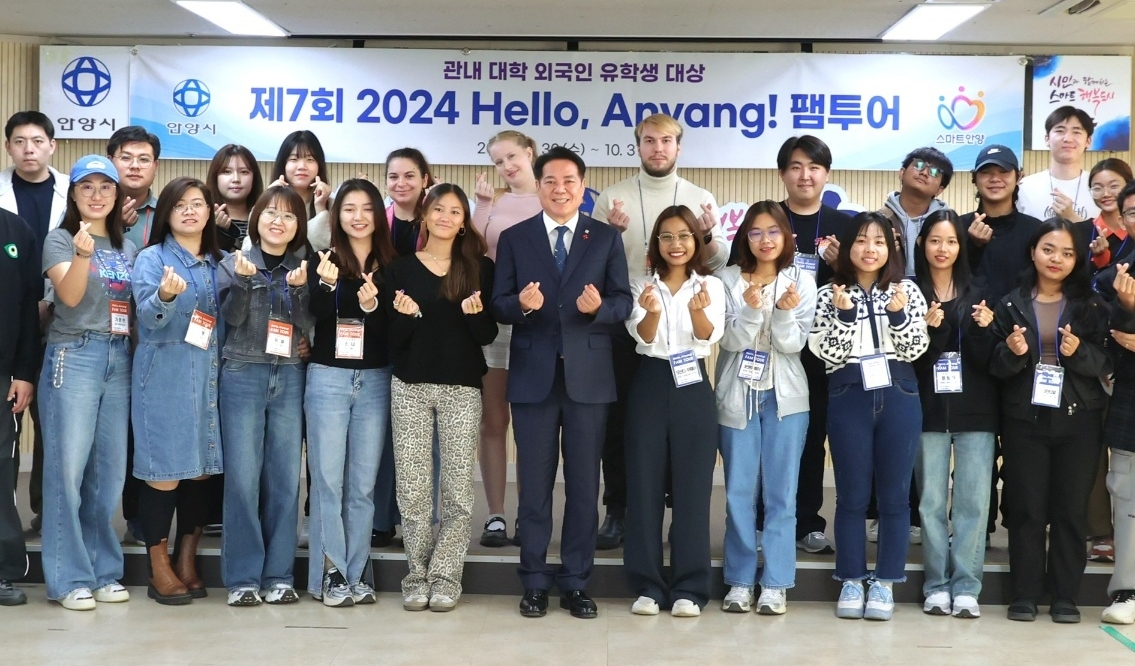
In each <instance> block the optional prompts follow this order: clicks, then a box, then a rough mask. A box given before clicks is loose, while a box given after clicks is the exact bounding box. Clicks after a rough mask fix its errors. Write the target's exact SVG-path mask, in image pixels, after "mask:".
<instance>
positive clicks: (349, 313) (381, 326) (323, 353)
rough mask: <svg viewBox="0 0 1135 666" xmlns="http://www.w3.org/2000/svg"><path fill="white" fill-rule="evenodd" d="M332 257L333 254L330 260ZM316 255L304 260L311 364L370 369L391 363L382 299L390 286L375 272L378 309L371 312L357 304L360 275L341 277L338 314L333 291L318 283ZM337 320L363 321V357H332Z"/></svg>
mask: <svg viewBox="0 0 1135 666" xmlns="http://www.w3.org/2000/svg"><path fill="white" fill-rule="evenodd" d="M334 260H335V258H334V257H332V261H334ZM318 267H319V261H318V258H317V260H316V261H309V262H307V284H308V292H309V293H310V294H311V300H310V302H309V304H308V310H310V311H311V315H312V316H313V317H315V344H314V345H313V346H312V348H311V358H310V359H309V361H310V362H311V363H319V364H320V365H326V366H330V367H333V368H348V369H351V370H373V369H375V368H385V367H386V366H388V365H390V342H389V340H388V336H387V328H388V326H389V324H388V319H387V312H386V308H384V307H383V303H384V301H386V300H387V299H388V297H389V292H390V288H389V287H388V286H387V285H386V284H385V283H384V280H383V277H382V273H381V272H376V273H375V274H374V278H373V280H374V286H376V287H378V309H376V310H375V311H374V312H371V313H370V314H367V313H365V312H363V309H362V307H360V306H359V295H358V294H359V287H362V286H363V280H362V278H345V277H342V276H340V278H339V281H338V283H337V284H336V287H337V289H338V294H339V296H338V303H339V308H338V314H336V310H335V302H336V297H335V290H331V289H328V288H327V287H326V286H324V285H322V284H320V283H319V273H318V272H317V271H316V269H317V268H318ZM337 319H362V320H363V357H362V358H361V359H353V358H335V325H336V323H337Z"/></svg>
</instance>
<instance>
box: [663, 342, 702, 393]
mask: <svg viewBox="0 0 1135 666" xmlns="http://www.w3.org/2000/svg"><path fill="white" fill-rule="evenodd" d="M670 372H671V373H673V375H674V386H677V387H679V388H681V387H683V386H689V385H690V384H697V383H698V382H700V381H701V380H702V376H701V368H700V367H698V358H697V356H695V355H694V350H692V349H687V350H686V351H682V352H678V353H677V354H670Z"/></svg>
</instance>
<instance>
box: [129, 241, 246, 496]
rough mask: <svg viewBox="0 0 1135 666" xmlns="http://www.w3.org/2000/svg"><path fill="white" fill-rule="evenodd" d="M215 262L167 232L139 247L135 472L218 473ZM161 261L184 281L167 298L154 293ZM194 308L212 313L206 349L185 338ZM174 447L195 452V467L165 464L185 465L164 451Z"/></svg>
mask: <svg viewBox="0 0 1135 666" xmlns="http://www.w3.org/2000/svg"><path fill="white" fill-rule="evenodd" d="M219 263H220V262H218V261H216V260H215V259H213V258H212V257H209V256H206V257H205V258H204V259H198V258H197V257H195V256H193V255H192V254H190V253H189V252H188V251H186V250H185V248H183V247H181V245H179V244H178V243H177V241H175V240H174V239H173V237H172V236H167V237H166V239H165V241H164V242H163V243H162V244H161V245H152V246H150V247H147V248H146V249H144V250H142V251H141V252H140V253H139V254H138V257H137V258H136V259H135V261H134V272H133V276H132V282H133V285H134V298H135V302H136V304H137V316H138V326H137V331H138V346H137V348H136V350H135V353H134V371H133V376H132V386H131V395H132V396H133V399H132V400H131V411H132V414H133V419H132V420H133V423H134V437H135V440H136V442H138V450H145V451H149V452H150V456H149V459H147V460H137V457H136V459H135V467H136V471H138V472H139V473H141V474H144V475H145V476H146V478H149V479H170V480H173V479H185V478H191V477H193V476H199V475H200V474H216V473H219V472H220V471H221V455H222V451H221V435H220V425H221V424H220V418H219V416H218V411H217V404H218V403H217V400H218V393H217V378H218V374H219V370H220V363H221V354H220V350H221V346H222V345H223V344H224V333H225V327H224V323H223V322H222V321H221V320H220V317H218V311H219V308H218V298H217V290H216V283H217V277H218V265H219ZM165 266H170V267H172V268H173V269H174V271H175V272H176V273H177V275H178V276H180V277H181V278H183V279H184V280H185V282H186V284H187V288H186V289H185V291H184V292H182V293H181V294H179V295H178V296H177V297H176V298H174V299H173V300H172V301H170V302H168V303H163V302H162V301H161V300H160V299H159V298H158V285H159V284H160V283H161V280H162V271H163V269H164V267H165ZM194 310H200V311H201V312H203V313H204V314H207V315H209V316H212V317H215V318H216V319H217V322H216V328H215V329H214V330H213V336H212V338H211V341H210V347H209V349H201V348H199V347H196V346H194V345H191V344H189V343H188V342H186V341H185V334H186V332H187V331H188V330H189V322H190V317H191V316H192V315H193V311H194ZM178 450H180V451H186V450H196V451H198V452H199V459H198V460H197V461H196V463H195V466H191V467H186V468H184V469H181V468H178V469H174V468H172V467H171V466H170V465H171V461H174V460H178V461H181V463H182V464H188V461H187V459H186V458H185V456H184V455H181V456H179V455H174V454H171V455H169V456H165V455H163V452H164V451H171V452H172V451H178Z"/></svg>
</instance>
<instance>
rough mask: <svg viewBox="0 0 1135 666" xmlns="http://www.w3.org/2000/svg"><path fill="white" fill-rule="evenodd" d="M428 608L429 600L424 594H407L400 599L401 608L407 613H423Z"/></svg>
mask: <svg viewBox="0 0 1135 666" xmlns="http://www.w3.org/2000/svg"><path fill="white" fill-rule="evenodd" d="M429 607H430V598H429V597H427V596H426V595H424V594H407V595H406V596H405V597H403V598H402V608H403V609H405V610H408V611H423V610H425V609H427V608H429Z"/></svg>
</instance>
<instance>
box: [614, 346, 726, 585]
mask: <svg viewBox="0 0 1135 666" xmlns="http://www.w3.org/2000/svg"><path fill="white" fill-rule="evenodd" d="M699 365H701V371H702V377H703V379H702V381H701V382H699V383H697V384H691V385H689V386H684V387H681V388H678V387H676V386H674V379H673V376H672V373H671V371H670V363H669V361H667V360H663V359H659V358H652V357H643V358H642V362H641V364H640V365H639V367H638V371H637V372H636V373H635V377H634V381H633V382H632V383H631V390H630V394H629V396H628V399H627V447H626V453H627V456H626V460H627V532H626V540H625V542H624V546H623V571H624V572H625V574H626V577H627V583H628V584H629V585H630V588H631V590H632V591H633V592H634V593H635V594H636V595H639V596H646V597H650V598H651V599H654V600H655V601H657V602H658V604H659V605H660V606H662V607H664V608H665V607H669V606H670V605H672V604H673V603H674V602H675V601H677V600H678V599H689V600H690V601H693V602H694V603H696V604H698V605H699V606H705V605H706V603H707V602H708V601H709V581H710V559H709V502H710V494H711V493H712V491H713V468H714V465H715V464H716V463H717V444H718V437H719V435H718V432H719V431H718V427H717V407H716V403H715V401H714V397H713V388H712V387H711V386H710V384H709V377H708V376H707V375H706V371H705V364H704V363H699ZM667 490H669V491H670V492H671V494H672V498H673V509H672V514H671V516H672V521H673V523H672V537H671V540H670V573H669V575H666V572H665V571H664V570H663V565H662V538H663V535H662V522H663V517H664V514H665V512H666V504H665V497H666V492H667Z"/></svg>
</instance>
